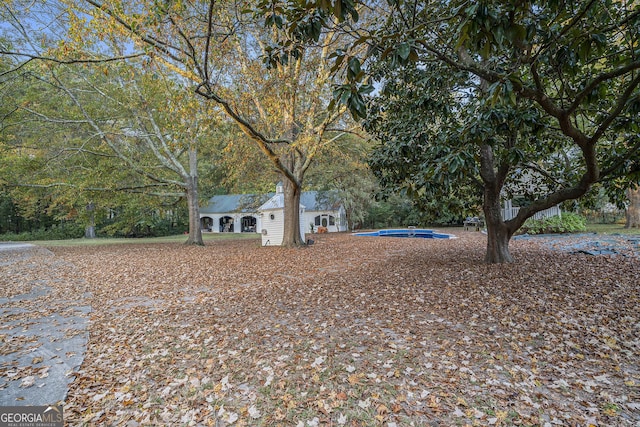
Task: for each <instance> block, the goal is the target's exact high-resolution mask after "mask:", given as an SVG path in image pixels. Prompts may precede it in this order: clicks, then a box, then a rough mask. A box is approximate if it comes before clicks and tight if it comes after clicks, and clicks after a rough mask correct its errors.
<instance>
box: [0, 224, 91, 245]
mask: <svg viewBox="0 0 640 427" xmlns="http://www.w3.org/2000/svg"><path fill="white" fill-rule="evenodd" d="M83 236H84V227H82V226H81V225H78V224H74V223H61V224H58V225H54V226H52V227H51V228H47V229H45V228H41V229H39V230H34V231H25V232H23V233H17V234H16V233H6V234H2V235H0V240H5V241H12V242H24V241H33V240H65V239H79V238H81V237H83Z"/></svg>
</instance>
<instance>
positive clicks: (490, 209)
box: [482, 187, 513, 264]
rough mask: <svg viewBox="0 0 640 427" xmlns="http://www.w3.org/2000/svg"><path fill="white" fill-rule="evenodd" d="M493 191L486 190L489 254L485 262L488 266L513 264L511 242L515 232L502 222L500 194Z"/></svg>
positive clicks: (486, 255) (485, 212)
mask: <svg viewBox="0 0 640 427" xmlns="http://www.w3.org/2000/svg"><path fill="white" fill-rule="evenodd" d="M492 190H493V189H492V188H491V187H486V188H485V191H484V204H483V206H482V209H483V211H484V216H485V222H486V224H487V252H486V254H485V257H484V261H485V262H486V263H488V264H502V263H506V262H513V257H512V256H511V252H509V241H510V240H511V236H512V235H513V232H512V231H511V230H510V229H509V227H508V226H507V225H506V224H505V223H504V221H503V220H502V209H501V206H500V192H497V193H496V191H492Z"/></svg>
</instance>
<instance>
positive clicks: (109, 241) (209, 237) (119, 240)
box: [25, 233, 260, 247]
mask: <svg viewBox="0 0 640 427" xmlns="http://www.w3.org/2000/svg"><path fill="white" fill-rule="evenodd" d="M187 237H188V236H187V235H185V234H178V235H174V236H164V237H142V238H125V237H105V238H101V237H98V238H95V239H86V238H81V239H67V240H34V241H31V242H25V243H31V244H34V245H37V246H44V247H68V246H98V245H122V244H141V243H142V244H149V243H184V242H186V241H187ZM239 239H243V240H245V239H249V240H250V239H254V240H256V241H257V240H259V239H260V235H259V234H257V233H203V234H202V240H204V242H205V243H206V242H210V241H216V240H239Z"/></svg>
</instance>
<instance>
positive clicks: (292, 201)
mask: <svg viewBox="0 0 640 427" xmlns="http://www.w3.org/2000/svg"><path fill="white" fill-rule="evenodd" d="M283 185H284V235H283V237H282V246H290V247H292V246H301V245H303V244H304V241H303V240H302V236H301V235H300V195H301V193H302V188H301V186H300V185H299V184H298V183H295V182H291V181H290V180H288V179H286V178H285V179H284V180H283Z"/></svg>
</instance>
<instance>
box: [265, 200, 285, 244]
mask: <svg viewBox="0 0 640 427" xmlns="http://www.w3.org/2000/svg"><path fill="white" fill-rule="evenodd" d="M272 216H273V219H272ZM261 223H262V228H261V229H260V232H261V233H262V246H280V245H281V244H282V238H283V237H284V209H273V210H265V211H263V212H262V218H261Z"/></svg>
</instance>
